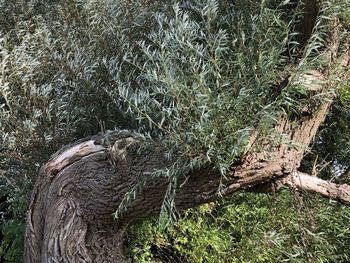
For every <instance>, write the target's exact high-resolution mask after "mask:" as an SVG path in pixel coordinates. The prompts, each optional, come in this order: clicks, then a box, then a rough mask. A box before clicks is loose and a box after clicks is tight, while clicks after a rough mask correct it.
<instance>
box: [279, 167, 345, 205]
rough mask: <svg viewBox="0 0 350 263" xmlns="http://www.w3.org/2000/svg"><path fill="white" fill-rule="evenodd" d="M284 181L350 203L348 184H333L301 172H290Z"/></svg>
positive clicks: (292, 185)
mask: <svg viewBox="0 0 350 263" xmlns="http://www.w3.org/2000/svg"><path fill="white" fill-rule="evenodd" d="M286 183H287V185H289V186H291V187H296V188H299V189H303V190H305V191H308V192H314V193H319V194H321V195H322V196H325V197H329V198H331V199H335V200H337V201H339V202H342V203H345V204H350V185H347V184H335V183H332V182H328V181H325V180H322V179H321V178H317V177H315V176H311V175H308V174H305V173H301V172H295V173H293V174H291V176H290V177H289V180H288V181H287V182H286Z"/></svg>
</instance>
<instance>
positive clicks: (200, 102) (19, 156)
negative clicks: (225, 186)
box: [0, 0, 349, 262]
mask: <svg viewBox="0 0 350 263" xmlns="http://www.w3.org/2000/svg"><path fill="white" fill-rule="evenodd" d="M281 2H282V1H278V0H275V1H262V2H258V1H245V2H244V3H240V2H239V1H235V2H234V3H233V2H232V1H228V0H224V1H214V0H205V1H195V0H193V1H186V2H185V1H175V0H174V1H171V0H168V1H160V0H159V1H140V0H132V1H126V0H84V1H78V0H68V1H63V0H59V1H47V0H45V1H44V0H29V1H24V0H13V1H5V0H0V180H1V182H0V183H1V184H0V199H1V200H4V201H5V205H1V207H0V208H1V209H0V213H1V214H0V215H1V217H0V220H1V223H2V225H1V233H2V234H3V235H4V238H3V241H2V243H1V245H0V256H3V257H5V258H6V260H7V261H8V262H19V258H16V256H18V251H19V249H21V245H19V243H17V242H19V239H18V237H19V236H21V234H22V232H23V227H22V226H23V222H24V217H25V209H26V207H27V200H28V196H29V193H30V190H31V189H32V187H33V182H34V181H35V178H36V174H37V173H38V170H39V168H40V166H41V165H42V164H43V163H44V162H45V161H46V160H47V159H48V158H49V156H50V155H51V154H52V153H53V152H55V151H56V150H58V149H59V148H60V147H61V146H62V145H64V144H66V143H68V142H71V141H73V140H75V139H78V138H81V137H84V136H87V135H91V134H95V133H97V132H99V131H101V130H102V131H104V130H106V129H132V130H137V131H138V132H139V133H142V134H144V135H145V136H146V137H147V138H148V139H150V140H149V141H150V143H161V144H163V146H165V147H167V148H168V149H169V154H168V155H169V156H168V157H169V158H176V159H177V162H176V163H175V165H174V167H172V168H169V169H168V170H165V171H157V173H155V174H154V175H153V176H150V178H154V177H155V176H167V177H168V178H169V188H168V192H167V195H166V198H165V199H164V204H163V210H162V211H163V212H166V213H169V211H171V210H173V204H174V202H173V200H174V195H175V193H176V187H177V184H176V180H177V176H178V175H181V174H183V173H184V172H186V171H190V170H191V169H194V168H198V167H199V166H203V165H209V166H210V167H212V168H214V169H217V170H219V171H221V173H222V175H223V177H224V176H225V172H226V171H227V170H228V169H229V167H230V166H231V165H232V164H233V163H234V162H237V161H239V159H240V158H241V156H242V155H244V154H245V153H246V152H247V151H248V150H249V147H250V145H249V143H248V139H249V136H250V134H251V132H252V131H253V130H258V131H259V138H258V140H257V141H259V139H264V140H266V137H268V139H269V138H270V137H271V138H272V139H275V138H276V137H274V136H273V135H271V134H270V131H271V127H272V126H273V124H274V122H275V121H276V119H277V116H279V115H280V114H287V115H290V114H291V113H300V109H302V108H303V107H304V106H305V105H310V104H312V105H314V104H316V105H317V103H319V102H320V100H319V96H314V95H315V94H312V93H310V92H308V91H307V90H305V88H304V87H301V86H300V85H299V86H298V85H297V84H296V83H291V84H290V85H288V86H287V87H285V88H284V89H283V90H278V89H277V88H276V87H277V86H278V85H277V84H278V83H279V82H280V81H281V80H283V79H284V78H285V76H288V75H290V74H291V73H293V74H295V75H297V74H301V73H302V72H304V71H306V70H308V69H311V68H312V69H314V68H318V67H322V66H323V64H322V57H319V56H318V54H319V52H320V51H323V49H324V44H325V41H324V40H325V37H326V32H327V29H328V28H327V25H328V22H329V16H332V15H340V16H341V18H342V20H344V21H347V19H348V18H347V15H346V14H345V15H344V14H343V13H346V12H345V10H348V9H349V8H348V6H347V5H346V2H347V1H335V0H329V1H325V2H324V9H322V10H323V11H322V14H323V16H321V17H320V18H319V20H318V21H317V25H318V26H317V30H315V32H314V35H313V37H312V39H311V40H312V41H310V42H309V43H308V45H307V46H306V48H305V49H303V50H300V49H301V47H300V45H299V44H298V43H295V42H294V37H295V34H296V32H295V28H296V25H295V23H297V14H295V12H296V11H295V10H298V9H294V4H293V3H289V1H284V2H283V3H284V4H285V5H282V4H281ZM339 6H341V8H342V9H339ZM290 7H292V8H290ZM340 11H344V12H341V13H340ZM296 13H297V12H296ZM300 53H302V55H301V56H299V54H300ZM341 94H343V95H342V96H341V98H342V99H343V100H342V102H341V103H345V102H344V101H345V100H346V98H347V96H348V93H347V89H346V87H344V89H343V90H342V91H341ZM321 97H322V96H321ZM322 98H323V97H322ZM342 105H343V104H342ZM344 105H345V104H344ZM347 105H348V104H347ZM344 108H345V107H343V106H342V112H344V113H345V111H343V109H344ZM337 123H340V121H339V122H337ZM343 124H344V129H345V127H346V128H347V127H348V125H347V124H346V122H343ZM342 134H344V133H342ZM337 145H340V144H337ZM333 152H334V151H333ZM347 154H348V153H347ZM338 156H339V160H340V159H342V158H343V157H341V156H340V155H338ZM342 156H344V158H343V159H344V160H345V159H346V158H347V156H348V155H346V154H344V155H342ZM343 159H342V160H343ZM143 184H144V182H140V187H136V188H137V189H135V191H134V192H130V193H129V195H128V196H131V197H130V198H129V200H132V196H133V195H136V194H137V193H139V192H141V191H142V185H143ZM249 198H251V197H249ZM127 205H128V204H127V202H126V204H125V206H127ZM124 208H125V207H121V208H120V211H122V210H123V209H124ZM191 213H192V212H189V215H188V217H191V216H194V215H191ZM204 214H205V213H204ZM161 218H164V213H163V214H162V215H161ZM165 222H167V221H166V220H165ZM197 223H198V224H200V222H197ZM194 226H195V224H194ZM199 226H203V228H205V227H204V225H199ZM197 227H198V226H197ZM189 229H190V230H188V231H192V232H195V229H194V228H189ZM150 231H153V230H150ZM209 232H210V231H209V230H208V231H207V232H205V233H206V235H203V236H202V237H201V238H203V240H209V239H213V240H221V239H220V238H223V239H222V242H223V243H225V244H226V243H227V240H231V239H230V238H229V237H228V236H227V237H220V236H219V235H218V234H217V233H218V232H215V231H214V232H212V233H209ZM197 234H198V236H199V235H200V234H201V233H200V232H198V233H197ZM197 234H196V235H197ZM203 234H204V233H203ZM14 237H17V239H15V238H14ZM178 238H179V239H180V237H178ZM201 238H200V237H198V238H197V241H196V242H197V243H196V244H197V245H198V247H199V248H203V246H205V243H206V242H204V241H203V240H202V241H201ZM226 238H227V239H226ZM181 242H182V243H181ZM218 242H219V241H218ZM220 242H221V241H220ZM178 243H179V244H180V245H179V247H178V250H179V251H180V250H181V253H183V254H185V255H186V257H187V256H188V257H189V258H191V256H190V255H187V254H186V253H185V250H184V248H183V247H182V244H183V243H186V241H178ZM186 246H187V243H186ZM224 247H225V246H224ZM203 249H204V248H203ZM227 249H228V248H227ZM193 250H195V248H193ZM211 250H212V251H216V252H215V253H217V254H220V253H221V252H220V251H219V250H220V248H219V247H218V246H216V247H212V248H211ZM215 253H214V252H213V254H214V255H215ZM222 253H223V254H220V255H222V256H224V255H226V254H225V253H226V252H222ZM237 253H238V252H237ZM146 257H148V256H145V258H146ZM198 257H199V256H198ZM205 257H208V258H209V257H211V255H210V253H209V252H208V253H207V254H206V256H205ZM191 259H192V258H191ZM193 259H195V260H197V259H198V260H201V259H200V258H195V257H194V256H193ZM203 260H204V259H203ZM212 260H214V259H212Z"/></svg>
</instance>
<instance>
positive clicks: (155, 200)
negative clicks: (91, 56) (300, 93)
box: [24, 49, 350, 263]
mask: <svg viewBox="0 0 350 263" xmlns="http://www.w3.org/2000/svg"><path fill="white" fill-rule="evenodd" d="M334 53H335V51H334V50H332V49H331V50H330V56H329V60H330V65H331V64H332V63H333V62H334V61H332V60H333V58H334V57H335V56H334ZM344 63H348V62H347V60H346V62H344ZM310 76H311V79H314V80H322V85H320V87H315V86H312V85H311V84H310V83H309V85H311V86H312V87H311V88H312V89H315V90H319V89H323V90H325V89H327V88H328V87H329V85H330V84H329V82H328V81H327V76H324V75H321V74H320V73H317V74H316V72H315V71H313V72H311V73H310V74H308V76H307V78H305V79H306V81H309V80H310ZM330 103H331V102H330V101H327V102H325V103H324V104H323V105H322V106H321V107H320V108H319V109H317V110H316V111H315V112H313V113H312V114H311V115H310V116H308V117H304V118H303V119H301V120H299V121H298V122H297V123H296V122H294V123H293V124H292V123H291V121H290V120H288V119H287V118H286V117H281V119H280V120H279V122H278V123H277V125H276V127H275V129H276V131H278V132H281V133H283V134H285V135H286V137H287V138H288V139H289V140H290V141H292V142H293V144H294V145H301V146H307V145H308V144H309V143H310V142H311V140H312V139H313V138H314V136H315V134H316V132H317V129H318V128H319V126H320V124H321V123H322V122H323V120H324V118H325V116H326V113H327V111H328V109H329V106H330ZM253 140H254V135H252V141H253ZM107 142H108V143H107ZM141 143H142V142H141V141H140V140H139V139H138V138H137V137H136V136H135V135H133V134H132V133H129V132H126V131H121V132H117V133H115V134H113V135H106V136H103V135H98V136H94V137H91V138H87V139H85V140H81V141H79V142H77V143H75V144H74V145H70V146H67V147H65V148H64V149H62V150H61V151H59V152H58V153H57V154H55V155H54V156H53V157H52V158H51V160H49V162H48V163H47V164H46V165H45V166H44V167H43V169H42V171H41V173H40V177H39V179H38V181H37V184H36V187H35V189H34V192H33V195H32V201H31V205H30V210H29V214H28V223H27V230H26V236H25V255H24V262H25V263H39V262H41V263H49V262H50V263H51V262H82V263H85V262H86V263H87V262H129V261H128V259H126V258H125V257H124V255H123V233H124V231H125V228H126V226H127V225H128V224H129V223H130V222H132V221H133V220H135V219H137V218H140V217H144V216H149V215H154V214H157V213H159V211H160V207H161V204H162V201H163V198H164V194H165V192H166V189H167V186H168V180H167V178H162V177H159V178H157V179H154V178H153V179H152V180H149V181H147V183H146V185H145V186H144V189H143V192H142V193H141V194H140V195H139V196H138V197H137V198H136V199H135V200H134V201H133V202H132V203H131V206H130V207H129V208H128V210H127V211H126V212H125V213H124V214H122V216H121V217H120V218H119V219H117V220H114V219H113V215H112V214H113V213H114V212H115V211H116V209H117V208H118V206H119V204H120V203H121V202H122V200H123V198H124V196H125V194H126V193H127V192H129V191H130V190H131V189H133V188H134V187H135V186H136V185H137V183H138V182H140V181H142V180H145V179H147V176H149V174H151V173H152V172H153V171H154V170H157V169H163V168H166V167H169V166H170V165H171V162H169V161H168V160H167V159H166V157H165V149H162V148H159V147H154V148H149V147H148V148H147V149H146V150H144V151H143V152H142V153H141V154H140V153H139V152H138V151H137V150H138V148H139V147H140V144H141ZM267 147H270V148H269V149H268V150H266V151H255V150H254V148H252V150H251V151H250V152H248V153H247V154H246V156H244V157H243V158H242V162H241V163H240V164H238V165H236V166H234V167H232V168H231V171H230V172H229V173H228V174H227V179H225V181H224V182H223V183H224V185H225V187H224V189H223V191H222V192H221V194H223V195H228V194H230V193H233V192H235V191H237V190H240V189H253V190H274V189H277V188H279V187H280V186H281V185H283V184H289V185H291V186H294V187H300V188H305V189H307V190H310V191H314V192H320V193H321V194H323V195H325V196H329V197H331V198H336V199H338V200H340V201H343V202H346V203H350V187H349V186H347V185H342V186H338V185H334V184H330V183H328V182H325V181H322V180H321V179H318V178H315V177H311V176H309V175H305V174H300V173H298V172H297V169H298V167H299V165H300V162H301V160H302V158H303V155H304V151H305V147H290V146H288V145H287V144H283V143H281V144H279V145H276V146H273V147H271V146H267ZM180 180H181V182H180V183H179V185H180V187H179V188H178V189H177V194H176V200H175V201H176V207H177V208H178V209H179V210H182V209H186V208H190V207H194V206H197V205H199V204H202V203H206V202H211V201H214V200H216V199H218V198H219V195H218V187H219V184H220V182H221V181H222V176H221V175H220V173H218V172H215V171H213V170H212V169H210V168H209V167H208V168H207V169H205V168H202V169H200V170H196V171H192V172H191V173H190V174H184V175H183V176H182V177H181V178H180ZM182 183H183V184H182Z"/></svg>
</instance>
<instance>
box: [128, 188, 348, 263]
mask: <svg viewBox="0 0 350 263" xmlns="http://www.w3.org/2000/svg"><path fill="white" fill-rule="evenodd" d="M349 222H350V209H349V208H348V207H345V206H341V205H339V204H336V203H334V202H329V201H328V200H324V199H323V198H320V197H318V196H309V195H305V196H304V195H303V194H300V193H295V194H294V195H293V194H292V193H291V192H290V191H289V190H288V189H285V190H283V191H281V192H279V193H277V194H275V195H264V194H259V195H257V194H255V193H254V194H253V193H243V192H242V193H237V194H235V195H234V196H232V197H230V198H227V199H226V200H223V201H220V202H219V203H211V204H206V205H203V206H201V207H199V208H196V209H191V210H189V211H186V212H185V213H184V215H183V216H182V218H181V219H180V220H179V221H178V222H176V223H175V224H174V225H173V226H172V227H170V228H169V229H168V230H167V231H164V230H159V229H158V225H157V223H156V222H155V221H154V220H151V219H149V220H147V221H145V220H144V221H142V222H139V223H136V224H134V225H132V226H131V227H130V229H129V230H128V234H127V236H126V242H127V249H128V251H129V253H130V255H133V256H134V258H135V259H137V262H142V263H146V262H184V263H186V262H208V263H209V262H213V263H219V262H230V263H231V262H247V263H248V262H254V263H256V262H334V263H335V262H344V263H345V262H348V261H349V259H350V254H349V250H348V242H349V241H350V240H349Z"/></svg>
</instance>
